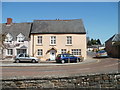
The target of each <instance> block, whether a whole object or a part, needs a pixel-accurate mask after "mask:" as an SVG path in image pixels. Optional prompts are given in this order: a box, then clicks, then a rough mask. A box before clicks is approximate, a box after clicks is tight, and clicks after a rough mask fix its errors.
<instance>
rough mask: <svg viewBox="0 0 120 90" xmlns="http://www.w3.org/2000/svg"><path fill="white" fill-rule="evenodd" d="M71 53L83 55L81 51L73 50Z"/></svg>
mask: <svg viewBox="0 0 120 90" xmlns="http://www.w3.org/2000/svg"><path fill="white" fill-rule="evenodd" d="M71 52H72V54H73V55H81V49H72V50H71Z"/></svg>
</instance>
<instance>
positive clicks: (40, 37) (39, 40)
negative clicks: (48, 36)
mask: <svg viewBox="0 0 120 90" xmlns="http://www.w3.org/2000/svg"><path fill="white" fill-rule="evenodd" d="M37 44H39V45H42V36H38V37H37Z"/></svg>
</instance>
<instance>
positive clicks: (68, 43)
mask: <svg viewBox="0 0 120 90" xmlns="http://www.w3.org/2000/svg"><path fill="white" fill-rule="evenodd" d="M71 44H72V36H67V45H71Z"/></svg>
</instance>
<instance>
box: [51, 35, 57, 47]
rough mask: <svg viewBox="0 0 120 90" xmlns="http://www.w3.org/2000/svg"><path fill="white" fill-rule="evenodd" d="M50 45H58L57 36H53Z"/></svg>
mask: <svg viewBox="0 0 120 90" xmlns="http://www.w3.org/2000/svg"><path fill="white" fill-rule="evenodd" d="M50 45H56V36H51V38H50Z"/></svg>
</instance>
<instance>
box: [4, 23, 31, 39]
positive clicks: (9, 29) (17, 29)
mask: <svg viewBox="0 0 120 90" xmlns="http://www.w3.org/2000/svg"><path fill="white" fill-rule="evenodd" d="M30 28H31V23H12V24H11V25H10V26H8V25H6V24H2V33H3V34H8V33H10V34H11V35H12V36H13V40H16V37H17V35H19V34H20V33H22V34H23V35H24V36H25V40H28V39H29V34H30Z"/></svg>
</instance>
